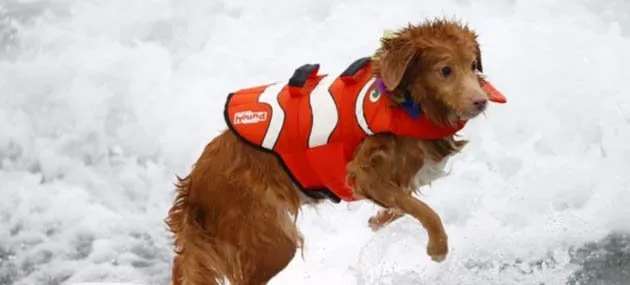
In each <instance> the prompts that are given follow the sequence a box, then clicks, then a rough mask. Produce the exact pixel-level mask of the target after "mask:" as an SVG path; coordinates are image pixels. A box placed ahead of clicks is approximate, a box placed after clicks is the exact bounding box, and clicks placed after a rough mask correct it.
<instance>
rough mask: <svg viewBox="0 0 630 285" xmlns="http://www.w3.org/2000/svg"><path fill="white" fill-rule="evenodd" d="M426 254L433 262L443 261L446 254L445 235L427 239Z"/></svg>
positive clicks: (446, 241)
mask: <svg viewBox="0 0 630 285" xmlns="http://www.w3.org/2000/svg"><path fill="white" fill-rule="evenodd" d="M427 254H428V255H429V256H430V257H431V260H433V261H435V262H442V261H444V260H445V259H446V255H447V254H448V239H447V238H446V237H442V238H431V239H429V245H428V246H427Z"/></svg>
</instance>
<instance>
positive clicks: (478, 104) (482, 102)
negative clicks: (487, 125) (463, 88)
mask: <svg viewBox="0 0 630 285" xmlns="http://www.w3.org/2000/svg"><path fill="white" fill-rule="evenodd" d="M487 103H488V100H486V99H481V100H476V101H475V102H474V103H473V104H475V107H476V108H477V109H479V110H483V109H484V108H485V107H486V104H487Z"/></svg>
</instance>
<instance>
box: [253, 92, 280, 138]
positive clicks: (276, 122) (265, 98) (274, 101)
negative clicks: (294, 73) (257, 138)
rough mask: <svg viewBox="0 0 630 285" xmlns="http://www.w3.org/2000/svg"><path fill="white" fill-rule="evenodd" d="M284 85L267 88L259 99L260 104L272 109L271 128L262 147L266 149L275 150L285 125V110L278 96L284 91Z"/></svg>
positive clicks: (268, 129)
mask: <svg viewBox="0 0 630 285" xmlns="http://www.w3.org/2000/svg"><path fill="white" fill-rule="evenodd" d="M283 87H284V84H278V83H275V84H273V85H270V86H268V87H267V88H265V91H264V92H263V93H262V94H260V96H259V97H258V102H260V103H266V104H268V105H269V107H271V115H270V116H269V117H270V118H271V121H270V122H269V128H267V133H265V138H264V139H263V141H262V147H264V148H266V149H273V147H274V146H275V145H276V141H277V140H278V137H279V136H280V131H281V130H282V125H283V123H284V110H282V107H280V103H278V94H279V93H280V91H282V88H283Z"/></svg>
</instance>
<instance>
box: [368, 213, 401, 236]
mask: <svg viewBox="0 0 630 285" xmlns="http://www.w3.org/2000/svg"><path fill="white" fill-rule="evenodd" d="M403 215H404V213H403V212H401V211H399V210H396V209H380V210H378V212H377V213H376V215H374V216H372V217H370V219H369V220H368V225H369V226H370V228H371V229H372V230H373V231H378V230H380V229H382V228H383V227H385V226H387V225H389V224H391V223H393V222H394V221H396V220H398V219H399V218H401V217H402V216H403Z"/></svg>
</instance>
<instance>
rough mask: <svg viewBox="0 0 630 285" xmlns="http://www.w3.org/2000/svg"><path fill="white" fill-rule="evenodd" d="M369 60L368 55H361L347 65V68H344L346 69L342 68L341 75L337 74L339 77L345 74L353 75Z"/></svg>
mask: <svg viewBox="0 0 630 285" xmlns="http://www.w3.org/2000/svg"><path fill="white" fill-rule="evenodd" d="M370 60H371V58H370V57H362V58H359V59H357V60H355V61H354V62H353V63H351V64H350V66H348V68H346V70H344V71H343V72H342V73H341V75H339V76H340V77H346V76H354V75H355V74H357V72H358V71H359V70H360V69H361V68H363V66H365V64H367V63H368V62H369V61H370Z"/></svg>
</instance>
